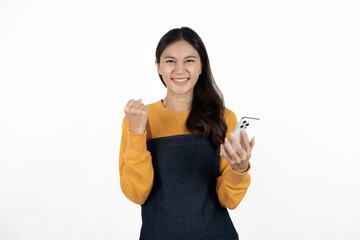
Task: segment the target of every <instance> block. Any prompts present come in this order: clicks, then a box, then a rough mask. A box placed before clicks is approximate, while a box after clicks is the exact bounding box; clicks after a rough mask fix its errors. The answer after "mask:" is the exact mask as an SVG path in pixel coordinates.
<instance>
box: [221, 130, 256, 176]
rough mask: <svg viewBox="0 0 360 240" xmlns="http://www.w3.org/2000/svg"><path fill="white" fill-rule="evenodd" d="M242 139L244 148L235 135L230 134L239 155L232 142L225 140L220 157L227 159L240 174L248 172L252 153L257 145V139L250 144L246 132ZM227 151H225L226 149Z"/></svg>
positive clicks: (253, 139)
mask: <svg viewBox="0 0 360 240" xmlns="http://www.w3.org/2000/svg"><path fill="white" fill-rule="evenodd" d="M241 138H242V141H243V143H244V147H242V146H241V144H240V142H239V141H238V140H237V139H236V137H235V135H234V134H233V133H230V139H231V141H232V142H233V143H234V145H235V148H236V150H237V153H236V152H235V151H234V149H233V148H232V146H231V143H230V140H229V139H227V138H225V143H224V144H221V146H220V155H221V157H223V158H225V159H226V160H227V161H228V162H229V164H230V166H231V167H232V169H234V170H235V171H237V172H239V173H243V172H246V170H248V168H249V160H250V157H251V151H252V149H253V147H254V145H255V137H253V138H252V139H251V141H250V142H249V137H248V135H247V133H246V131H241ZM224 145H225V147H226V150H227V151H225V147H224Z"/></svg>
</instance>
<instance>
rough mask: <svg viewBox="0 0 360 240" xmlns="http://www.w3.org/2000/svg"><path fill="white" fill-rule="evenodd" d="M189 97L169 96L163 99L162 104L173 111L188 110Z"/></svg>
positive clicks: (189, 104) (190, 98) (189, 107)
mask: <svg viewBox="0 0 360 240" xmlns="http://www.w3.org/2000/svg"><path fill="white" fill-rule="evenodd" d="M191 101H192V96H191V97H183V96H181V97H178V96H169V95H166V97H165V98H164V100H163V105H164V107H165V108H166V109H169V110H173V111H188V110H190V109H191Z"/></svg>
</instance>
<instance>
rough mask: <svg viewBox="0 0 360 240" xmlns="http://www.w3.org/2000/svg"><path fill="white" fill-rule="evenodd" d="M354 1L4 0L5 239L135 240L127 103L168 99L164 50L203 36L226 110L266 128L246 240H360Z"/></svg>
mask: <svg viewBox="0 0 360 240" xmlns="http://www.w3.org/2000/svg"><path fill="white" fill-rule="evenodd" d="M359 12H360V3H359V1H357V0H353V1H351V0H337V1H335V0H304V1H286V0H271V1H270V0H254V1H226V0H224V1H210V0H207V1H194V0H183V1H165V0H164V1H160V0H156V1H145V0H144V1H121V0H117V1H115V0H101V1H100V0H96V1H95V0H90V1H85V0H65V1H46V0H28V1H25V0H0V81H1V83H0V110H1V112H0V148H1V149H0V239H1V240H49V239H50V240H58V239H59V240H60V239H61V240H62V239H71V240H72V239H74V240H75V239H88V240H95V239H108V240H111V239H114V240H115V239H126V240H127V239H129V240H132V239H138V237H139V232H140V227H141V216H140V206H138V205H136V204H134V203H132V202H131V201H129V200H128V199H127V198H126V197H125V196H124V195H123V193H122V192H121V189H120V184H119V172H118V155H119V147H120V137H121V123H122V119H123V117H124V111H123V109H124V106H125V104H126V102H127V101H128V100H129V99H130V98H140V97H141V98H143V101H144V102H145V103H146V104H149V103H153V102H156V101H159V100H160V99H162V98H164V97H165V94H166V89H165V87H164V86H163V85H162V83H161V81H160V80H159V78H158V75H157V71H156V67H155V64H154V60H155V48H156V45H157V43H158V41H159V40H160V38H161V37H162V36H163V35H164V34H165V33H166V32H167V31H169V30H170V29H172V28H176V27H182V26H188V27H191V28H193V29H194V30H195V31H196V32H197V33H198V34H199V35H200V36H201V37H202V39H203V41H204V42H205V45H206V47H207V50H208V53H209V57H210V63H211V66H212V70H213V74H214V76H215V80H216V82H217V84H218V85H219V87H220V89H221V90H222V92H223V94H224V96H225V104H226V106H227V107H228V108H230V109H231V110H232V111H234V112H235V113H236V115H237V117H238V118H240V117H241V116H244V115H246V116H255V117H260V118H261V120H262V121H261V125H260V126H259V128H258V131H257V135H256V145H255V147H254V152H253V156H252V159H251V163H252V169H251V176H252V183H251V186H250V188H249V191H248V193H247V195H246V196H245V198H244V199H243V201H242V202H241V203H240V205H239V206H238V208H236V209H235V210H231V211H230V214H231V217H232V219H233V222H234V225H235V227H236V229H237V231H238V232H239V236H240V239H246V240H255V239H256V240H260V239H320V238H321V239H347V240H351V239H354V240H355V239H360V207H359V202H360V188H359V183H360V176H359V166H360V164H359V161H360V150H359V149H360V144H359V135H360V127H359V121H360V111H359V109H360V107H359V102H360V101H359V100H360V97H359V92H360V87H359V80H360V72H359V67H360V57H359V56H360V44H359V43H360V17H359V16H360V15H359Z"/></svg>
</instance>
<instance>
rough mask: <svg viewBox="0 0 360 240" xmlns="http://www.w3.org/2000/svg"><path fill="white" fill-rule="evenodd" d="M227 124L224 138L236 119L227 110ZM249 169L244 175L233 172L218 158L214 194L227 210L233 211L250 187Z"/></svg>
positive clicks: (234, 124)
mask: <svg viewBox="0 0 360 240" xmlns="http://www.w3.org/2000/svg"><path fill="white" fill-rule="evenodd" d="M225 120H226V123H227V127H228V130H227V133H226V137H229V134H230V133H231V132H232V131H233V130H234V128H235V126H236V124H237V119H236V116H235V114H234V113H233V112H231V111H230V110H228V109H227V113H225ZM249 170H250V166H249V169H248V170H247V171H246V172H244V173H238V172H236V171H234V170H233V169H232V168H231V166H230V164H229V163H228V161H227V160H226V159H225V158H220V175H219V177H218V178H217V184H216V192H217V194H218V198H219V201H220V204H221V205H222V206H223V207H227V208H229V209H235V208H236V207H237V206H238V205H239V204H240V202H241V200H242V199H243V198H244V196H245V194H246V192H247V189H248V187H249V185H250V175H249Z"/></svg>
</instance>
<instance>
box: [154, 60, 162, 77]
mask: <svg viewBox="0 0 360 240" xmlns="http://www.w3.org/2000/svg"><path fill="white" fill-rule="evenodd" d="M155 65H156V67H157V71H158V74H159V75H161V71H160V64H159V63H158V62H157V60H156V58H155Z"/></svg>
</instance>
